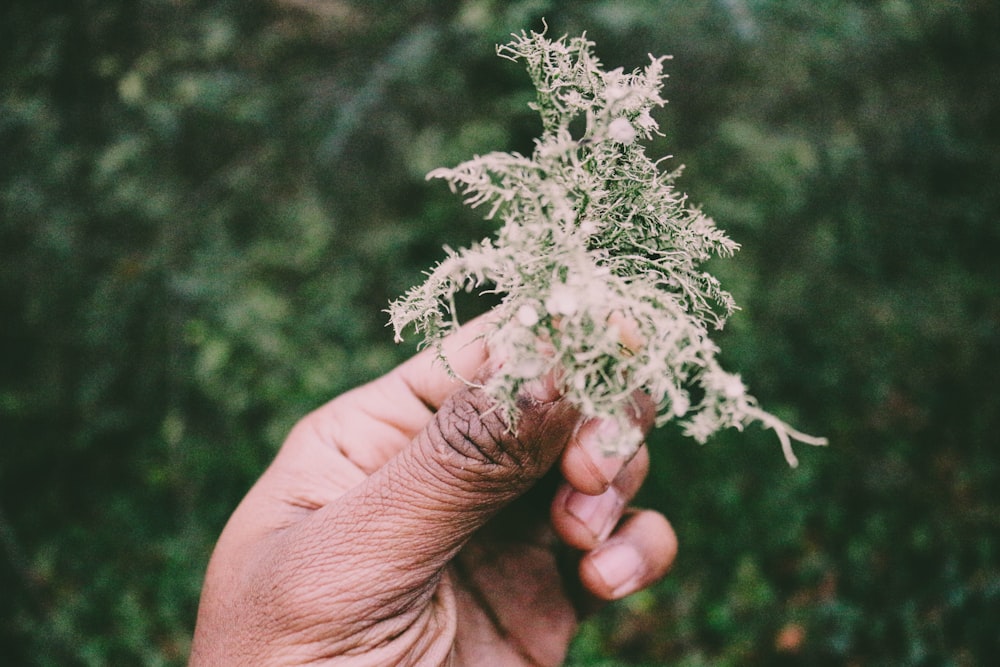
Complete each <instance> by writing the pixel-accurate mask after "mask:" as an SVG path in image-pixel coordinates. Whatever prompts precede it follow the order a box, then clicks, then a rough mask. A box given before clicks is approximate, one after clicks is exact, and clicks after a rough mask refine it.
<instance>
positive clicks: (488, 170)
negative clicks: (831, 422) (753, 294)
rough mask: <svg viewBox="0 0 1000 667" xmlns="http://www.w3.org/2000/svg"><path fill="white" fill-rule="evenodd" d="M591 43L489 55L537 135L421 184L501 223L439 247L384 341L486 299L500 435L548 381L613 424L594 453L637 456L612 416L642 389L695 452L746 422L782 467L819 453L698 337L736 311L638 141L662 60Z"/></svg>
mask: <svg viewBox="0 0 1000 667" xmlns="http://www.w3.org/2000/svg"><path fill="white" fill-rule="evenodd" d="M593 47H594V44H593V43H592V42H590V41H589V40H588V39H587V38H586V35H583V36H580V37H576V38H572V39H568V38H566V37H563V38H562V39H558V40H552V39H549V38H547V37H546V36H545V33H544V32H542V33H536V32H531V33H526V32H522V33H521V34H520V35H514V39H513V40H512V41H511V42H510V43H508V44H505V45H502V46H499V47H498V48H497V53H498V55H500V56H502V57H505V58H509V59H511V60H514V61H523V63H524V64H525V65H526V67H527V70H528V73H529V75H530V76H531V79H532V81H533V83H534V85H535V88H536V90H537V99H536V101H535V102H534V103H532V104H531V107H532V108H533V109H535V110H537V111H538V113H539V114H540V116H541V119H542V128H543V130H542V134H541V136H540V137H539V138H538V139H536V140H535V147H534V152H533V153H532V155H531V156H530V157H528V156H524V155H520V154H517V153H501V152H495V153H489V154H487V155H483V156H476V157H474V158H472V159H471V160H469V161H467V162H464V163H462V164H460V165H458V166H457V167H455V168H451V169H436V170H434V171H432V172H431V173H430V174H428V178H438V179H443V180H445V181H447V182H448V184H449V185H450V187H451V189H452V190H453V191H456V192H458V191H461V192H462V193H463V194H464V195H465V202H466V203H467V204H468V205H470V206H472V207H483V208H485V209H486V210H487V213H486V217H487V218H488V219H493V218H498V219H499V220H500V221H501V223H502V224H501V226H500V228H499V230H498V232H497V235H496V239H495V240H494V239H490V238H487V239H484V240H482V241H480V242H479V243H476V244H473V245H471V246H470V247H468V248H464V249H461V250H458V251H455V250H452V249H450V248H447V247H446V248H445V251H446V255H447V256H446V258H445V259H444V260H442V261H441V262H440V263H439V264H437V266H435V267H434V268H433V269H432V270H431V271H430V272H429V273H428V276H427V280H426V281H425V282H424V283H423V284H421V285H418V286H416V287H414V288H412V289H411V290H410V291H408V292H407V293H406V294H405V295H404V296H403V297H401V298H399V299H397V300H396V301H394V302H393V303H392V304H391V305H390V308H389V314H390V320H391V323H392V325H393V327H394V330H395V335H396V339H397V340H400V339H401V337H402V332H403V330H404V329H405V328H406V327H407V326H409V325H411V324H412V325H413V326H414V327H415V329H416V331H417V333H418V334H421V335H422V336H423V339H424V344H430V345H438V346H439V344H440V342H441V340H442V339H443V337H444V336H446V335H447V334H448V333H449V332H450V331H452V330H454V329H455V328H456V327H458V326H459V319H458V314H457V313H456V309H455V300H454V297H455V294H456V293H457V292H459V291H461V290H467V291H473V290H478V291H480V292H483V293H485V292H495V293H497V294H499V295H500V296H501V302H500V304H499V305H498V306H497V307H496V326H495V328H493V329H492V330H491V331H490V332H489V333H488V334H486V338H487V344H488V347H489V349H490V351H491V354H493V355H496V356H497V357H498V358H500V359H503V360H504V361H503V363H502V365H501V367H500V368H499V369H498V370H497V372H496V373H495V374H494V375H493V376H491V377H490V379H489V380H488V381H487V384H486V389H487V391H488V392H489V393H490V394H491V395H492V396H493V397H494V398H495V399H496V401H497V402H498V405H499V409H501V410H502V411H503V412H504V414H505V415H506V416H507V417H508V419H509V420H510V423H511V424H512V426H515V427H516V421H517V405H516V397H517V395H518V393H519V391H520V389H521V387H522V386H523V385H524V383H526V382H529V381H531V380H532V379H535V378H538V377H540V376H542V375H543V374H545V373H549V372H555V373H556V376H557V377H558V378H559V382H560V385H561V387H560V388H561V390H562V391H563V393H564V395H565V397H566V398H567V399H568V400H569V401H571V402H572V403H573V404H574V405H576V406H577V407H578V408H579V409H580V410H581V412H582V413H583V414H584V415H585V416H587V417H599V418H606V419H612V420H615V421H616V422H617V423H618V424H619V426H620V427H621V428H620V429H619V431H620V434H623V435H619V436H618V437H617V438H615V439H614V440H613V441H609V442H608V443H606V448H607V450H608V452H609V453H627V452H628V450H629V449H631V448H634V447H635V446H637V444H638V442H639V434H638V433H637V432H636V431H635V430H634V428H633V427H631V426H630V424H631V421H630V419H629V416H628V415H629V412H630V410H631V409H632V407H633V406H632V402H633V400H634V396H635V395H636V392H644V393H645V394H647V395H648V396H650V397H651V398H652V399H653V400H654V401H655V402H656V405H657V410H658V423H661V424H662V423H665V422H666V421H669V420H671V419H680V420H682V424H683V427H684V432H685V434H686V435H688V436H690V437H692V438H694V439H695V440H697V441H698V442H702V443H704V442H705V441H706V440H707V439H708V438H709V437H710V436H711V435H712V434H714V433H715V432H717V431H718V430H720V429H722V428H727V427H732V428H737V429H742V428H744V427H745V426H746V425H747V424H749V423H752V422H759V423H761V424H762V425H764V426H765V427H768V428H772V429H774V430H775V432H776V433H777V434H778V437H779V439H780V441H781V444H782V448H783V451H784V454H785V457H786V459H787V460H788V462H789V464H790V465H792V466H795V465H797V459H796V457H795V455H794V453H793V452H792V447H791V441H792V440H799V441H802V442H805V443H809V444H815V445H819V444H825V443H826V441H825V440H824V439H821V438H814V437H812V436H808V435H805V434H802V433H799V432H798V431H796V430H794V429H792V428H791V427H789V426H788V425H787V424H785V423H783V422H782V421H780V420H778V419H777V418H776V417H774V416H773V415H770V414H768V413H767V412H765V411H763V410H762V409H760V407H759V406H758V404H757V401H756V399H754V398H753V397H752V396H751V395H749V394H748V393H747V391H746V388H745V387H744V385H743V382H742V381H741V379H740V377H739V376H738V375H734V374H731V373H728V372H726V371H725V370H723V369H722V367H721V366H720V365H719V363H718V362H717V361H716V355H717V353H718V351H719V349H718V347H717V346H716V345H715V343H713V342H712V340H711V339H710V337H709V332H710V331H711V330H713V329H721V328H722V326H723V324H724V323H725V321H726V318H727V317H728V316H729V315H731V314H732V313H733V311H734V310H735V309H736V305H735V303H734V302H733V299H732V296H731V295H730V294H729V293H728V292H727V291H726V290H724V289H723V288H722V286H721V285H720V283H719V281H718V280H717V279H716V278H715V277H713V276H712V275H710V274H709V273H708V272H706V271H703V270H702V269H700V268H699V267H700V265H701V264H702V263H704V262H705V261H706V260H707V259H709V258H710V257H713V256H721V257H728V256H731V255H732V254H733V253H734V252H736V250H737V249H738V248H739V246H738V245H737V244H736V243H735V242H733V241H732V240H730V239H729V238H728V237H727V236H726V235H725V233H724V232H723V231H722V230H720V229H719V228H718V227H717V226H716V225H715V223H714V221H713V220H712V219H711V218H709V217H708V216H706V215H705V214H704V213H703V212H702V211H701V210H700V209H699V208H698V207H696V206H693V205H691V204H690V203H689V202H688V199H687V197H686V196H685V195H684V194H682V193H680V192H679V191H678V190H677V189H676V188H675V186H674V183H675V181H676V179H677V177H678V176H679V170H673V171H664V170H662V169H661V161H653V160H651V159H650V158H649V157H647V156H646V154H645V150H644V148H643V146H642V144H641V140H649V139H651V138H652V137H653V135H654V134H657V133H658V126H657V123H656V121H655V120H654V119H653V117H652V111H653V110H654V109H656V108H657V107H660V106H662V105H663V104H665V103H666V102H665V100H664V99H663V98H662V97H661V91H662V88H663V82H664V79H665V78H666V75H665V74H664V71H663V63H664V61H665V60H666V58H665V57H661V58H654V57H652V56H650V62H649V64H647V65H646V66H645V67H643V68H639V69H636V70H635V71H633V72H631V73H626V72H624V71H623V70H622V69H621V68H619V69H615V70H611V71H605V70H604V69H602V66H601V63H600V61H599V60H598V59H597V57H596V56H595V55H594V52H593ZM581 119H582V123H581ZM445 362H447V360H445ZM629 433H632V434H633V437H629V436H628V434H629Z"/></svg>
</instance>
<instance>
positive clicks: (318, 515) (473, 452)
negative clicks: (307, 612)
mask: <svg viewBox="0 0 1000 667" xmlns="http://www.w3.org/2000/svg"><path fill="white" fill-rule="evenodd" d="M519 408H520V412H519V417H518V425H517V430H516V432H512V430H511V429H510V428H509V427H508V424H507V421H506V420H505V419H504V418H503V416H502V415H501V414H500V412H499V411H498V410H497V409H496V406H495V404H494V403H493V401H492V400H491V399H490V398H489V397H488V396H487V395H486V393H485V392H484V391H483V390H482V389H479V388H475V387H467V388H463V389H460V390H459V391H457V392H455V393H453V394H452V395H451V396H450V397H448V398H447V399H446V400H445V401H444V403H442V405H441V407H440V408H439V409H438V411H437V412H436V413H435V414H434V416H433V418H432V419H431V420H430V421H429V423H428V425H427V426H426V427H425V428H424V429H423V430H422V431H421V432H419V433H418V434H417V435H416V437H415V438H414V439H413V440H412V441H411V442H410V444H409V445H408V446H407V447H405V448H404V449H403V450H402V451H400V452H399V454H397V455H396V456H395V457H393V458H392V459H390V460H389V462H388V463H386V464H385V465H384V466H382V467H381V468H379V469H378V470H377V471H375V472H374V473H373V474H372V475H371V476H370V477H368V478H367V479H366V480H365V481H364V482H362V483H361V484H359V485H357V486H355V487H353V488H351V489H349V490H348V491H346V492H345V493H344V494H343V495H341V496H340V497H339V498H337V499H336V501H334V502H332V503H330V504H328V505H326V506H325V507H323V508H322V509H319V510H317V511H316V512H314V513H313V514H312V515H311V516H309V517H308V518H307V519H306V520H304V521H302V522H300V523H298V524H297V525H295V526H294V527H291V528H290V529H289V530H288V531H286V532H285V534H284V537H285V538H286V540H284V542H285V545H288V546H290V545H294V548H290V549H289V551H291V553H285V554H283V556H282V562H283V563H284V565H285V566H289V567H291V569H292V570H295V569H297V568H296V565H295V563H296V562H298V563H299V564H301V565H302V566H303V567H307V568H308V572H309V579H310V586H311V587H316V586H321V587H327V588H328V590H325V591H316V592H317V593H318V594H319V595H317V596H316V597H315V598H314V599H320V598H322V599H326V600H327V601H328V602H330V603H334V601H335V600H336V599H337V598H338V597H339V598H341V599H342V598H343V597H344V596H345V595H347V596H348V598H349V599H350V601H351V602H352V604H353V605H354V606H355V609H354V610H352V613H351V616H353V617H356V618H367V619H368V621H370V620H372V618H373V617H381V618H387V617H390V616H392V615H395V614H398V613H402V612H403V611H404V610H406V609H411V608H412V607H413V605H414V604H415V603H416V602H417V601H418V598H421V597H423V596H428V595H429V594H430V593H431V592H432V591H433V589H434V587H435V586H436V584H437V582H438V577H439V575H440V573H441V571H442V570H443V568H444V566H445V565H447V564H448V562H449V561H450V560H451V559H452V558H453V557H454V556H455V554H456V553H457V552H458V550H459V549H461V548H462V546H463V545H464V544H465V542H466V541H467V540H468V539H469V537H471V536H472V534H473V533H474V532H475V531H476V530H477V529H478V528H480V527H481V526H482V525H483V524H484V523H486V522H487V521H488V520H489V519H490V518H491V517H492V516H494V515H495V514H496V513H497V512H498V511H499V510H500V509H502V508H503V507H504V506H505V505H507V504H508V503H510V502H511V501H513V500H514V499H515V498H517V497H518V496H520V495H521V494H523V493H524V492H526V491H527V490H528V489H529V488H531V486H532V485H533V484H535V482H537V481H538V480H539V479H541V477H542V476H543V475H544V474H545V472H546V471H548V470H549V469H550V468H551V467H552V466H553V464H554V463H555V462H556V461H557V460H558V458H559V455H560V453H561V452H562V451H563V449H564V448H565V446H566V444H567V442H568V441H569V439H570V437H571V436H572V434H573V432H574V430H575V429H576V427H577V424H578V422H579V419H580V416H579V413H578V412H577V411H576V410H575V409H573V408H572V407H571V406H569V405H568V403H566V402H565V401H564V400H563V399H561V398H560V397H558V396H555V395H554V392H550V391H547V390H545V389H542V388H540V389H539V390H538V391H536V392H535V393H534V394H533V395H525V396H523V397H522V398H521V400H520V401H519ZM543 509H544V511H547V508H543ZM352 573H354V574H353V575H352ZM357 573H361V581H358V582H357V585H358V586H359V587H360V588H361V589H362V590H363V591H364V595H363V596H359V595H358V591H357V590H350V589H348V590H345V577H346V578H349V577H351V576H358V574H357ZM425 599H426V598H425ZM359 604H361V605H365V606H366V607H367V608H366V609H364V610H358V609H357V608H356V606H357V605H359ZM341 618H343V616H342V617H341Z"/></svg>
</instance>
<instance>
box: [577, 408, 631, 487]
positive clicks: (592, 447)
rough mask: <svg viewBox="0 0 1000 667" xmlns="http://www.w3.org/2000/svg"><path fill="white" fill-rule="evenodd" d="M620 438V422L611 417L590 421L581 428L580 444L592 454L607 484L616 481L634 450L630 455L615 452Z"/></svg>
mask: <svg viewBox="0 0 1000 667" xmlns="http://www.w3.org/2000/svg"><path fill="white" fill-rule="evenodd" d="M620 438H621V429H620V428H619V426H618V423H617V422H615V421H612V420H609V419H602V420H595V421H592V422H589V423H588V424H586V425H585V426H584V429H581V433H580V446H581V447H583V450H584V451H585V452H587V454H588V455H589V456H590V460H591V461H593V463H594V465H595V466H596V467H597V470H598V472H600V473H601V476H603V477H604V481H605V483H607V484H610V483H611V482H613V481H614V479H615V477H617V476H618V473H620V472H621V470H622V468H624V467H625V464H626V463H628V461H629V459H630V458H631V456H632V452H629V453H628V455H621V454H616V453H613V452H614V450H615V444H616V443H617V442H618V440H619V439H620ZM628 449H634V448H632V447H629V448H628Z"/></svg>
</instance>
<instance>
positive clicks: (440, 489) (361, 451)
mask: <svg viewBox="0 0 1000 667" xmlns="http://www.w3.org/2000/svg"><path fill="white" fill-rule="evenodd" d="M483 326H484V324H483V322H482V321H477V322H473V323H471V324H470V325H467V326H466V327H464V328H463V329H462V330H461V331H459V332H458V333H457V334H455V335H454V336H453V337H452V338H451V339H449V341H448V343H447V344H446V350H447V353H448V357H449V359H450V361H451V363H452V365H453V367H454V368H455V369H456V371H457V372H458V373H459V374H460V375H461V376H462V377H479V378H483V377H487V376H488V374H489V372H490V369H491V368H495V367H496V364H498V363H502V362H498V361H497V360H490V359H489V358H488V354H487V352H486V350H485V348H484V346H483V345H482V343H481V341H480V340H479V339H478V338H477V335H478V333H480V331H481V328H482V327H483ZM637 404H638V405H640V406H641V407H639V408H637V409H636V415H635V421H636V424H637V425H638V426H639V427H640V428H642V429H643V430H646V429H648V428H649V426H650V424H651V422H652V417H653V415H652V410H651V409H650V408H649V407H648V406H646V405H644V403H643V401H642V400H639V401H637ZM520 406H521V417H520V421H519V424H518V428H517V432H516V433H517V434H516V436H515V435H514V434H512V433H511V432H510V429H508V428H507V427H506V424H505V422H504V421H503V419H502V417H501V416H500V414H499V413H498V412H497V411H496V410H494V409H492V408H493V404H492V402H491V401H490V399H489V398H488V397H487V396H486V395H485V394H484V393H483V392H482V391H481V390H479V389H477V388H474V387H470V386H467V385H465V384H464V383H462V382H461V381H459V380H456V379H455V378H453V377H451V376H449V375H448V374H447V373H446V371H445V370H444V368H443V367H442V365H441V364H440V363H438V362H436V361H435V360H434V357H433V354H431V353H427V352H425V353H422V354H419V355H417V356H416V357H414V358H413V359H411V360H410V361H408V362H406V363H405V364H403V365H401V366H399V367H398V368H396V369H395V370H394V371H392V372H390V373H389V374H387V375H385V376H384V377H382V378H380V379H378V380H376V381H374V382H372V383H369V384H367V385H365V386H363V387H360V388H358V389H355V390H354V391H352V392H349V393H347V394H344V395H343V396H341V397H339V398H337V399H335V400H333V401H331V402H330V403H328V404H326V405H325V406H323V407H321V408H320V409H319V410H317V411H316V412H314V413H312V414H311V415H309V416H307V417H306V418H305V419H303V420H302V421H301V422H300V423H299V424H298V425H297V426H296V427H295V429H293V431H292V433H291V434H290V435H289V437H288V439H287V441H286V442H285V444H284V445H283V447H282V449H281V451H280V452H279V454H278V456H277V457H276V459H275V461H274V462H273V464H272V465H271V466H270V467H269V468H268V470H267V471H266V472H265V473H264V475H263V476H262V477H261V479H260V480H259V481H258V483H257V484H256V485H255V486H254V487H253V488H252V489H251V490H250V492H249V493H248V494H247V496H246V498H245V499H244V500H243V502H242V503H241V504H240V506H239V507H238V508H237V510H236V511H235V512H234V514H233V516H232V518H231V519H230V521H229V523H228V525H227V526H226V529H225V530H224V531H223V534H222V536H221V537H220V539H219V542H218V544H217V546H216V550H215V553H214V554H213V557H212V561H211V563H210V565H209V569H208V573H207V575H206V580H205V586H204V589H203V591H202V599H201V605H200V608H199V612H198V624H197V628H196V631H195V638H194V645H193V649H192V655H191V664H192V665H230V664H232V665H237V664H241V665H242V664H255V665H257V664H260V665H263V664H267V665H305V664H324V665H352V666H354V665H357V666H361V665H372V666H375V665H378V666H384V665H455V666H461V665H469V666H473V665H501V666H505V665H511V666H524V667H527V666H532V667H535V666H554V665H559V664H561V663H562V661H563V660H564V658H565V656H566V651H567V648H568V645H569V642H570V640H571V639H572V637H573V634H574V633H575V631H576V628H577V625H578V623H579V619H580V618H581V617H582V614H584V613H585V612H586V611H587V610H590V609H593V608H594V606H595V604H597V603H599V602H601V601H605V600H613V599H617V598H621V597H624V596H626V595H628V594H630V593H633V592H635V591H637V590H640V589H642V588H645V587H647V586H649V585H651V584H652V583H654V582H656V581H657V580H659V579H660V578H661V577H662V576H663V575H664V574H665V573H666V571H667V569H668V568H669V566H670V564H671V563H672V561H673V559H674V556H675V554H676V549H677V542H676V538H675V536H674V533H673V530H672V529H671V527H670V524H669V523H668V522H667V521H666V519H664V518H663V517H662V516H661V515H659V514H657V513H655V512H651V511H640V510H632V509H628V508H627V505H628V503H629V501H630V500H631V499H632V498H633V496H634V495H635V493H636V492H637V490H638V488H639V486H640V485H641V484H642V481H643V479H644V477H645V475H646V473H647V470H648V456H647V454H646V450H645V447H640V448H639V449H638V451H637V452H636V454H635V455H634V456H632V457H630V458H627V459H625V458H615V457H605V456H603V455H601V454H599V453H598V452H597V444H596V443H597V441H598V437H597V434H598V432H599V431H602V430H603V433H602V435H601V437H602V438H607V437H608V432H609V429H610V428H611V427H610V426H609V425H607V424H603V423H601V422H599V421H595V420H589V421H588V420H584V419H583V418H582V417H581V416H580V415H579V413H578V412H577V411H576V410H575V409H574V408H572V407H571V406H569V405H568V404H567V403H566V402H565V401H564V400H563V399H562V397H561V396H560V395H559V393H558V392H557V391H556V390H555V389H554V384H553V383H552V381H551V379H542V380H538V381H536V382H534V383H532V386H531V388H530V389H529V390H528V391H526V392H525V394H524V395H523V396H521V397H520Z"/></svg>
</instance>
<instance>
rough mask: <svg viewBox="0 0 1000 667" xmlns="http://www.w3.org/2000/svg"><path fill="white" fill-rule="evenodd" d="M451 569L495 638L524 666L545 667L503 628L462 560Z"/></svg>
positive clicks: (487, 599) (498, 617) (497, 615)
mask: <svg viewBox="0 0 1000 667" xmlns="http://www.w3.org/2000/svg"><path fill="white" fill-rule="evenodd" d="M451 568H452V571H453V572H454V573H455V577H456V579H457V580H458V583H459V585H461V586H462V588H463V589H465V591H466V592H467V593H469V595H471V596H472V597H473V599H474V600H475V601H476V602H477V604H478V605H479V608H480V609H481V610H482V611H483V614H484V615H485V616H486V619H487V621H488V622H489V624H490V627H492V628H493V631H494V632H495V633H496V635H497V637H498V638H499V639H500V640H501V641H503V642H506V643H507V645H508V646H511V647H513V648H514V650H515V651H516V652H517V654H518V655H519V656H520V657H521V658H522V659H523V660H524V662H525V664H526V665H529V666H530V667H545V666H544V665H542V664H541V663H539V662H537V661H536V660H535V659H534V658H533V657H532V656H531V654H530V653H528V651H527V649H526V648H525V647H524V646H523V645H522V644H521V642H520V641H517V640H516V639H515V638H514V636H513V635H512V634H511V633H510V631H509V630H508V629H507V628H506V627H504V625H503V622H502V621H501V620H500V615H499V614H498V613H497V611H496V609H495V608H494V607H493V604H492V602H490V600H489V598H488V597H487V596H486V595H485V594H484V593H483V591H482V589H481V588H480V587H479V585H478V584H476V582H475V581H474V580H473V578H472V576H471V575H470V574H469V571H468V569H467V568H466V567H465V564H464V563H463V562H462V559H460V558H458V559H455V561H454V562H453V563H452V565H451Z"/></svg>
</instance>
